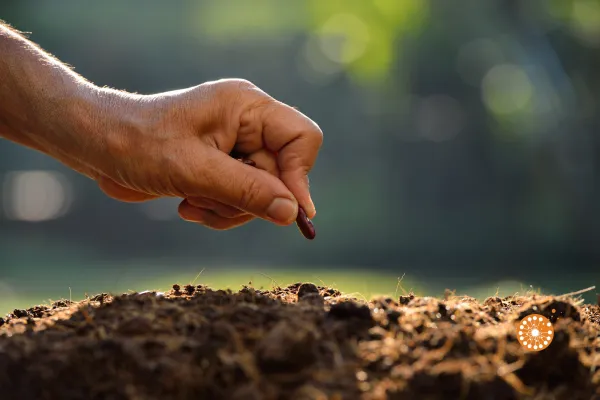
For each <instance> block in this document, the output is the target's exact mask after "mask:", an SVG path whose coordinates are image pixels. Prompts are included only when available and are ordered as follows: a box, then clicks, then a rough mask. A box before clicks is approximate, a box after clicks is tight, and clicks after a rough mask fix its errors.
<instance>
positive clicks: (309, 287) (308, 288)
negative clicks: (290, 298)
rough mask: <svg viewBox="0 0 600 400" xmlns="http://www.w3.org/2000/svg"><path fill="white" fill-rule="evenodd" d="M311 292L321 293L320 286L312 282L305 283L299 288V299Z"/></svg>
mask: <svg viewBox="0 0 600 400" xmlns="http://www.w3.org/2000/svg"><path fill="white" fill-rule="evenodd" d="M309 293H317V294H319V288H318V287H317V286H316V285H314V284H312V283H303V284H302V285H300V287H299V288H298V299H301V298H302V297H304V296H306V295H307V294H309Z"/></svg>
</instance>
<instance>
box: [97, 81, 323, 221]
mask: <svg viewBox="0 0 600 400" xmlns="http://www.w3.org/2000/svg"><path fill="white" fill-rule="evenodd" d="M120 108H121V110H122V111H126V115H127V116H128V117H126V118H125V119H124V120H125V121H127V123H125V124H121V126H123V127H124V129H117V130H116V131H113V132H111V133H110V134H109V135H108V136H107V143H108V145H107V146H106V148H107V149H108V150H107V152H106V154H105V157H101V158H97V160H98V161H97V162H96V163H95V165H93V168H94V170H96V171H99V172H100V173H99V174H98V175H97V176H96V177H95V179H96V180H97V181H98V184H99V185H100V188H101V189H102V190H103V191H104V192H105V193H106V194H107V195H108V196H110V197H112V198H115V199H118V200H121V201H127V202H139V201H146V200H151V199H155V198H158V197H163V196H167V197H173V196H174V197H180V198H183V199H184V200H183V201H182V202H181V204H180V206H179V214H180V216H181V217H182V218H183V219H185V220H187V221H192V222H196V223H199V224H202V225H205V226H207V227H210V228H213V229H230V228H233V227H236V226H239V225H242V224H245V223H247V222H249V221H250V220H252V219H254V218H255V217H259V218H263V219H266V220H268V221H271V222H273V223H276V224H278V225H289V224H291V223H293V222H294V220H295V219H296V216H297V212H298V204H300V205H301V206H302V208H304V210H305V211H306V214H307V216H308V217H309V218H313V217H314V216H315V213H316V210H315V206H314V204H313V201H312V199H311V196H310V192H309V184H308V173H309V171H310V170H311V169H312V167H313V164H314V162H315V160H316V157H317V154H318V151H319V149H320V147H321V144H322V140H323V135H322V132H321V130H320V129H319V127H318V126H317V124H315V123H314V122H313V121H312V120H310V119H309V118H308V117H306V116H305V115H303V114H302V113H300V112H299V111H297V110H295V109H294V108H292V107H290V106H287V105H285V104H283V103H281V102H279V101H277V100H275V99H273V98H272V97H270V96H269V95H267V94H266V93H265V92H263V91H262V90H260V89H259V88H257V87H256V86H254V85H253V84H251V83H250V82H247V81H244V80H237V79H227V80H220V81H214V82H207V83H205V84H202V85H199V86H197V87H193V88H190V89H185V90H180V91H174V92H168V93H161V94H157V95H152V96H142V97H140V98H137V99H136V100H135V101H128V102H126V104H125V105H124V106H121V107H120ZM230 153H235V154H237V155H240V156H243V157H244V158H246V159H250V160H252V161H254V162H255V163H256V167H257V168H253V167H252V166H249V165H245V164H244V163H241V162H239V161H237V160H236V159H235V158H233V157H231V156H230Z"/></svg>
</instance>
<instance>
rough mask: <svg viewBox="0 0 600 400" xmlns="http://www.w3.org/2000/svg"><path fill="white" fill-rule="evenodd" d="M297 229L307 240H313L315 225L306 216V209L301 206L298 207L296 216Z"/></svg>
mask: <svg viewBox="0 0 600 400" xmlns="http://www.w3.org/2000/svg"><path fill="white" fill-rule="evenodd" d="M296 224H297V225H298V229H300V232H302V234H303V235H304V237H305V238H307V239H308V240H313V239H314V238H315V236H316V232H315V226H314V225H313V223H312V221H311V220H310V219H308V217H307V216H306V211H304V209H303V208H302V207H298V217H297V218H296Z"/></svg>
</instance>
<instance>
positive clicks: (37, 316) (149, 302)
mask: <svg viewBox="0 0 600 400" xmlns="http://www.w3.org/2000/svg"><path fill="white" fill-rule="evenodd" d="M528 314H542V315H544V316H546V317H547V318H549V319H550V320H551V321H552V322H553V329H554V338H553V340H552V342H551V344H550V345H549V347H548V348H546V349H545V350H542V351H539V352H526V351H525V350H524V349H523V347H522V346H521V344H520V343H519V342H518V340H517V326H518V321H520V320H521V318H523V317H525V316H527V315H528ZM0 325H2V326H0V398H2V399H63V400H68V399H232V400H236V399H250V400H251V399H307V400H308V399H384V398H390V399H459V398H463V399H477V400H480V399H521V398H524V399H525V398H538V399H570V400H576V399H586V400H589V399H593V398H595V396H597V395H600V371H597V366H598V365H600V337H599V333H600V309H599V307H598V306H596V305H583V304H580V302H577V301H576V300H574V299H572V298H568V297H547V296H540V295H531V296H511V297H507V298H498V297H492V298H489V299H487V300H486V301H485V302H483V303H478V302H477V301H476V300H475V299H472V298H468V297H456V296H453V295H452V294H451V293H447V294H446V296H444V298H441V299H435V298H430V297H414V296H412V295H404V296H400V297H399V298H394V299H392V298H382V299H377V300H373V301H370V302H368V303H366V302H364V301H361V300H357V299H350V298H347V297H345V296H342V295H341V294H340V293H339V292H338V291H336V290H334V289H330V288H324V287H317V286H314V285H312V284H303V285H300V284H295V285H291V286H288V287H286V288H274V289H272V290H269V291H262V290H255V289H253V288H243V289H242V290H241V291H239V292H237V293H233V292H230V291H213V290H210V289H209V288H207V287H205V286H202V285H200V286H186V287H178V286H177V285H176V286H174V289H173V290H171V291H169V292H168V293H164V294H161V293H158V294H157V293H142V294H127V295H122V296H116V297H113V296H110V295H107V294H103V295H98V296H94V297H92V298H89V299H87V300H85V301H82V302H79V303H70V302H69V301H64V300H63V301H60V302H56V303H54V304H52V305H51V306H50V307H47V306H38V307H34V308H31V309H29V310H15V312H13V313H11V314H10V315H9V316H8V317H7V318H4V319H0ZM598 398H600V396H598Z"/></svg>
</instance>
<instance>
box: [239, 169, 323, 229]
mask: <svg viewBox="0 0 600 400" xmlns="http://www.w3.org/2000/svg"><path fill="white" fill-rule="evenodd" d="M237 160H238V161H241V162H243V163H244V164H246V165H250V166H251V167H256V163H255V162H254V161H252V160H250V159H247V158H238V159H237ZM296 224H297V225H298V229H300V232H302V234H303V235H304V237H305V238H307V239H308V240H313V239H314V238H315V236H316V232H315V226H314V225H313V223H312V221H311V220H310V219H308V217H307V216H306V211H304V209H303V208H302V207H298V216H297V217H296Z"/></svg>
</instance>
